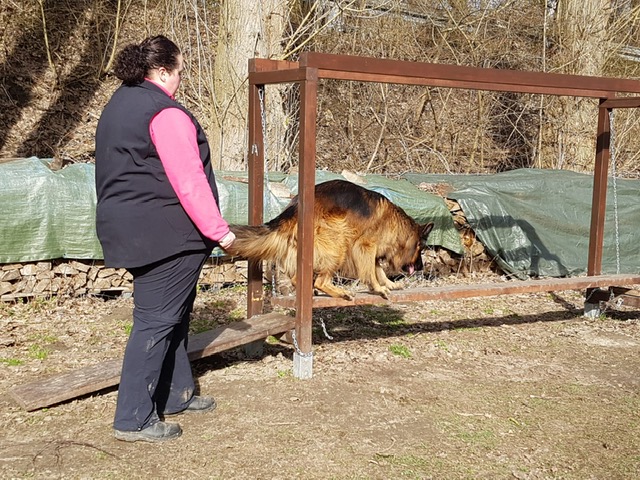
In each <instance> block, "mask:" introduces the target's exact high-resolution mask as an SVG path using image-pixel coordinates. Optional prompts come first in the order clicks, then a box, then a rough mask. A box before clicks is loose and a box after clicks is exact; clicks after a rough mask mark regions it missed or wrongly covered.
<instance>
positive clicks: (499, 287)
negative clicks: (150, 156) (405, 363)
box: [271, 274, 640, 308]
mask: <svg viewBox="0 0 640 480" xmlns="http://www.w3.org/2000/svg"><path fill="white" fill-rule="evenodd" d="M635 284H640V274H619V275H596V276H587V277H570V278H546V279H538V280H524V281H519V280H509V281H507V282H502V283H482V284H476V285H449V286H442V287H426V288H408V289H405V290H395V291H392V292H391V295H390V296H389V300H385V299H384V298H382V297H381V296H380V295H375V294H371V293H358V294H356V296H355V298H354V299H353V300H344V299H341V298H333V297H329V296H326V295H318V296H314V297H313V307H314V308H321V307H348V306H353V305H370V304H380V303H387V304H388V303H410V302H423V301H427V300H456V299H460V298H470V297H490V296H495V295H509V294H511V295H515V294H519V293H537V292H552V291H562V290H586V289H591V288H600V287H610V286H613V285H635ZM271 304H272V305H278V306H280V307H285V308H293V307H295V305H296V297H295V296H282V297H273V298H272V299H271Z"/></svg>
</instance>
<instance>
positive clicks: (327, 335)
mask: <svg viewBox="0 0 640 480" xmlns="http://www.w3.org/2000/svg"><path fill="white" fill-rule="evenodd" d="M319 318H320V325H322V331H323V332H324V336H325V337H327V338H328V339H329V340H333V337H332V336H331V335H329V332H327V326H326V325H325V324H324V320H322V317H319Z"/></svg>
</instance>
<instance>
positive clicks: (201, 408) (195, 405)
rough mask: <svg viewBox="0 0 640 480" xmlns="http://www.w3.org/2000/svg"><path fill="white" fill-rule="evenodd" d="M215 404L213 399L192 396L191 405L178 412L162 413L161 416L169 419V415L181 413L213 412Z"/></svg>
mask: <svg viewBox="0 0 640 480" xmlns="http://www.w3.org/2000/svg"><path fill="white" fill-rule="evenodd" d="M216 406H217V404H216V401H215V400H214V399H213V397H200V396H198V395H194V396H193V398H192V399H191V403H189V405H188V406H187V408H185V409H184V410H181V411H179V412H164V413H163V416H165V417H169V416H171V415H178V414H181V413H205V412H210V411H212V410H215V408H216Z"/></svg>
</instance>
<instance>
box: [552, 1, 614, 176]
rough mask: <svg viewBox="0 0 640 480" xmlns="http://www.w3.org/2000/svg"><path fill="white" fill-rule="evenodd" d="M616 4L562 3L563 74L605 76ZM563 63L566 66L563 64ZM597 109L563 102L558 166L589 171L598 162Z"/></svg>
mask: <svg viewBox="0 0 640 480" xmlns="http://www.w3.org/2000/svg"><path fill="white" fill-rule="evenodd" d="M612 3H613V2H612V0H562V1H560V2H558V9H557V12H556V19H555V24H556V25H555V26H556V38H557V41H558V42H559V50H560V51H559V52H558V53H557V54H556V55H555V64H556V69H557V71H558V72H560V73H569V74H576V75H594V76H601V75H603V74H604V67H605V64H606V62H607V58H608V56H609V54H610V52H609V51H608V49H607V45H609V42H608V40H609V34H608V31H607V26H608V25H609V20H610V16H611V14H612V7H613V5H612ZM560 62H562V63H560ZM595 109H596V107H595V104H594V102H593V101H588V100H581V99H574V98H562V99H561V101H560V102H559V108H558V110H557V119H558V123H559V128H558V138H557V145H558V160H557V162H558V163H557V166H558V167H560V168H562V167H563V166H566V167H569V168H571V169H575V170H589V169H590V168H591V165H592V164H593V159H594V146H595V143H594V142H595V140H594V134H595V130H594V129H595V126H594V125H595V122H594V119H595V118H596V115H597V114H596V110H595Z"/></svg>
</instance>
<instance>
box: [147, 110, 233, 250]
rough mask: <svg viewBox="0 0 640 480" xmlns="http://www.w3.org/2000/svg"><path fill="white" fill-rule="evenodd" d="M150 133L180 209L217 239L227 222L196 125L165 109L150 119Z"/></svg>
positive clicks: (206, 232)
mask: <svg viewBox="0 0 640 480" xmlns="http://www.w3.org/2000/svg"><path fill="white" fill-rule="evenodd" d="M149 133H150V134H151V140H152V141H153V143H154V145H155V146H156V150H157V151H158V155H159V156H160V161H161V162H162V166H163V167H164V169H165V171H166V172H167V177H168V179H169V182H170V183H171V186H172V187H173V189H174V190H175V192H176V195H177V196H178V200H180V204H181V205H182V208H184V210H185V212H187V215H189V218H191V220H192V221H193V223H195V224H196V226H197V227H198V230H200V232H202V234H203V235H204V236H206V237H208V238H210V239H212V240H215V241H218V240H220V239H221V238H222V237H224V236H225V235H226V234H227V233H228V232H229V225H228V224H227V222H226V221H225V220H224V219H223V218H222V215H221V214H220V209H219V208H218V204H217V203H216V200H215V198H214V196H213V192H211V187H210V186H209V182H208V180H207V177H206V175H205V174H204V169H203V166H202V160H201V159H200V153H199V150H198V142H197V138H196V127H195V125H194V124H193V122H192V121H191V119H190V118H189V116H188V115H187V114H186V113H184V112H183V111H182V110H180V109H179V108H166V109H164V110H162V111H161V112H160V113H158V114H157V115H156V116H155V117H154V118H153V119H152V120H151V123H150V124H149Z"/></svg>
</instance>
